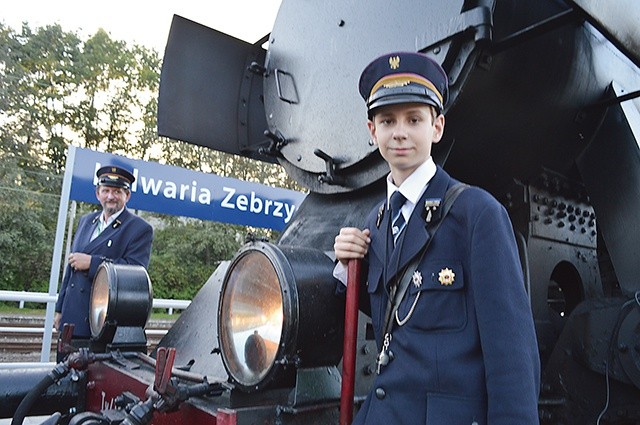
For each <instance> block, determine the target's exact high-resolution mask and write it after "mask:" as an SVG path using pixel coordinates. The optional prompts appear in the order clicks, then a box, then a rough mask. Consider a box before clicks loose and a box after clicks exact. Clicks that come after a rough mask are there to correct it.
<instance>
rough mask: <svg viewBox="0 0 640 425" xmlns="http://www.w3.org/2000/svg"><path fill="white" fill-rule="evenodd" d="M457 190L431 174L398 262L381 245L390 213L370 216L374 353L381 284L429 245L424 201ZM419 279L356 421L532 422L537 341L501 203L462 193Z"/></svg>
mask: <svg viewBox="0 0 640 425" xmlns="http://www.w3.org/2000/svg"><path fill="white" fill-rule="evenodd" d="M455 183H457V181H456V180H454V179H452V178H451V177H450V176H449V175H448V174H447V173H446V172H445V171H444V170H443V169H442V168H440V167H438V169H437V172H436V174H435V176H434V177H433V178H432V179H431V181H430V183H429V185H428V187H427V189H426V191H425V193H424V195H423V196H422V198H421V200H420V201H419V202H418V204H416V207H415V209H414V212H413V214H412V216H411V218H410V220H409V222H408V223H407V226H406V227H405V229H404V230H403V233H402V234H401V236H400V238H402V237H404V241H403V242H398V245H399V246H401V252H400V253H399V254H398V252H397V251H395V252H393V253H391V251H393V246H391V248H389V247H388V246H387V247H385V245H386V244H388V243H389V242H388V241H389V239H388V238H387V237H386V236H385V235H387V234H388V233H387V232H389V230H388V225H389V220H388V216H389V214H388V213H387V212H384V216H383V219H382V220H378V219H377V218H378V211H379V209H378V208H375V209H374V211H372V213H371V214H370V215H369V217H368V218H367V222H366V225H365V228H368V229H371V240H372V242H371V246H370V247H369V252H368V254H367V258H366V260H367V261H368V271H366V273H367V276H368V279H367V283H366V284H367V287H366V288H364V287H363V291H361V292H363V293H368V295H369V298H370V305H371V318H372V321H373V327H374V331H375V337H376V342H377V345H378V350H380V348H381V346H382V337H383V335H382V327H383V322H384V316H385V311H386V309H387V300H388V290H387V287H388V283H389V282H390V281H391V280H392V279H394V276H395V275H396V271H397V270H402V269H403V268H404V267H405V266H407V264H409V263H410V262H411V260H412V258H414V257H415V256H416V255H417V254H418V253H419V252H420V251H421V250H422V248H423V247H424V246H425V244H426V242H427V240H428V239H429V238H430V236H429V234H428V232H427V230H426V222H425V208H424V203H425V200H426V199H443V198H444V195H445V192H446V190H447V189H448V188H449V187H451V186H453V185H454V184H455ZM436 218H437V214H436V216H435V218H434V219H436ZM377 221H379V222H380V223H379V226H377V225H376V222H377ZM385 249H386V250H387V252H386V254H385ZM385 255H386V256H387V258H388V261H385ZM385 264H389V270H387V271H386V272H385V271H384V267H385V266H384V265H385ZM417 271H418V272H419V275H420V277H421V284H420V285H416V284H415V283H416V280H414V281H413V283H411V284H410V286H409V288H408V290H407V292H406V294H405V296H404V298H403V301H402V303H401V304H400V306H399V308H398V317H399V319H400V320H401V321H402V320H403V319H405V318H406V317H407V316H408V315H410V317H409V319H408V320H407V321H406V323H404V324H403V325H402V326H399V325H398V323H397V322H395V319H394V327H393V330H392V339H391V343H390V346H389V349H390V350H391V351H392V352H393V355H394V359H393V360H392V361H391V362H389V364H388V365H387V366H383V367H382V369H381V373H380V375H378V376H376V378H375V381H374V383H373V386H372V388H371V392H370V394H369V396H368V397H367V399H366V401H365V402H364V404H363V405H362V406H361V408H360V410H359V412H358V415H357V416H356V420H355V422H354V423H355V424H367V425H371V424H383V425H390V424H394V425H398V424H407V425H409V424H410V425H417V424H426V425H463V424H464V425H472V424H477V425H487V424H489V425H524V424H526V425H534V424H538V416H537V398H538V389H539V376H540V363H539V357H538V350H537V343H536V335H535V330H534V325H533V318H532V315H531V309H530V306H529V302H528V299H527V294H526V291H525V287H524V280H523V274H522V270H521V266H520V261H519V258H518V250H517V248H516V243H515V238H514V234H513V229H512V226H511V222H510V220H509V217H508V215H507V212H506V211H505V209H504V208H503V207H502V205H500V204H499V203H498V202H497V201H496V200H495V199H494V198H493V197H492V196H491V195H490V194H488V193H487V192H486V191H484V190H482V189H479V188H477V187H469V188H467V189H466V190H465V191H463V192H462V193H461V194H460V196H459V197H458V198H457V200H456V201H455V203H454V204H453V206H452V208H451V210H450V211H449V214H448V215H447V216H446V217H445V219H444V221H443V222H442V225H441V226H440V228H439V229H438V231H437V233H435V237H434V238H433V241H432V242H431V245H430V246H429V248H428V250H427V251H426V254H425V255H424V257H423V258H422V260H421V262H420V263H419V265H418V266H417ZM385 276H386V279H387V281H386V282H385V281H383V280H384V278H385ZM363 281H364V279H363ZM419 293H420V297H419V298H418V300H417V302H415V307H414V309H413V312H411V307H412V305H413V304H414V301H416V297H417V296H418V294H419Z"/></svg>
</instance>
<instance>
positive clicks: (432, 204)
mask: <svg viewBox="0 0 640 425" xmlns="http://www.w3.org/2000/svg"><path fill="white" fill-rule="evenodd" d="M439 206H440V199H427V200H425V201H424V210H425V212H426V215H425V218H424V221H426V222H427V223H430V222H431V219H432V218H433V213H434V212H435V211H436V210H437V209H438V207H439Z"/></svg>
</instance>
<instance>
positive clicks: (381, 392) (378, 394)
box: [376, 388, 387, 400]
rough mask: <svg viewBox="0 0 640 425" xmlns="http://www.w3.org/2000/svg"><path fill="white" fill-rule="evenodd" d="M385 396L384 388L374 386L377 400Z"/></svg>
mask: <svg viewBox="0 0 640 425" xmlns="http://www.w3.org/2000/svg"><path fill="white" fill-rule="evenodd" d="M386 396H387V393H386V392H385V390H384V388H376V397H377V398H378V400H382V399H383V398H385V397H386Z"/></svg>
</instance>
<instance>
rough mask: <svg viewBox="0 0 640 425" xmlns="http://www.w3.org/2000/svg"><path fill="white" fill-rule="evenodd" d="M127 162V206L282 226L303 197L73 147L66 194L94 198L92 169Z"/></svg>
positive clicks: (273, 227) (271, 227) (244, 222)
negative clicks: (132, 178)
mask: <svg viewBox="0 0 640 425" xmlns="http://www.w3.org/2000/svg"><path fill="white" fill-rule="evenodd" d="M103 165H119V166H125V167H127V168H129V169H130V170H133V175H134V176H135V178H136V180H135V182H134V183H133V185H132V186H131V199H130V200H129V202H128V203H127V207H129V208H131V209H140V210H144V211H153V212H158V213H162V214H170V215H178V216H184V217H193V218H199V219H202V220H210V221H219V222H223V223H232V224H240V225H245V226H254V227H264V228H269V229H275V230H282V229H284V227H285V226H286V225H287V224H288V223H289V222H290V221H291V218H292V217H293V215H294V214H295V212H296V211H297V209H298V207H299V206H300V204H302V201H303V200H304V198H305V196H306V195H305V194H304V193H301V192H297V191H294V190H288V189H282V188H277V187H271V186H267V185H263V184H259V183H250V182H245V181H242V180H237V179H233V178H229V177H221V176H218V175H215V174H207V173H202V172H198V171H192V170H187V169H184V168H180V167H174V166H171V165H162V164H159V163H156V162H147V161H141V160H135V159H130V158H126V157H123V156H119V155H113V154H108V153H103V152H96V151H93V150H90V149H81V148H76V153H75V160H74V164H73V175H72V180H71V192H70V195H69V197H70V199H73V200H76V201H82V202H90V203H94V204H97V203H98V200H97V199H96V184H97V178H96V171H97V170H98V169H99V168H100V167H102V166H103Z"/></svg>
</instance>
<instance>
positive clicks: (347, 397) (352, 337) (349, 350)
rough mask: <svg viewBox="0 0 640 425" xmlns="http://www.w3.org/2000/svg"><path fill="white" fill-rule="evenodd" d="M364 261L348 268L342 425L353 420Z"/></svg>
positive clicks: (343, 358) (341, 403)
mask: <svg viewBox="0 0 640 425" xmlns="http://www.w3.org/2000/svg"><path fill="white" fill-rule="evenodd" d="M361 263H362V260H350V261H349V265H348V266H347V299H346V302H345V314H344V344H343V354H342V388H341V393H340V425H349V424H351V421H352V420H353V393H354V385H355V379H356V341H357V339H358V298H359V293H360V265H361Z"/></svg>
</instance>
